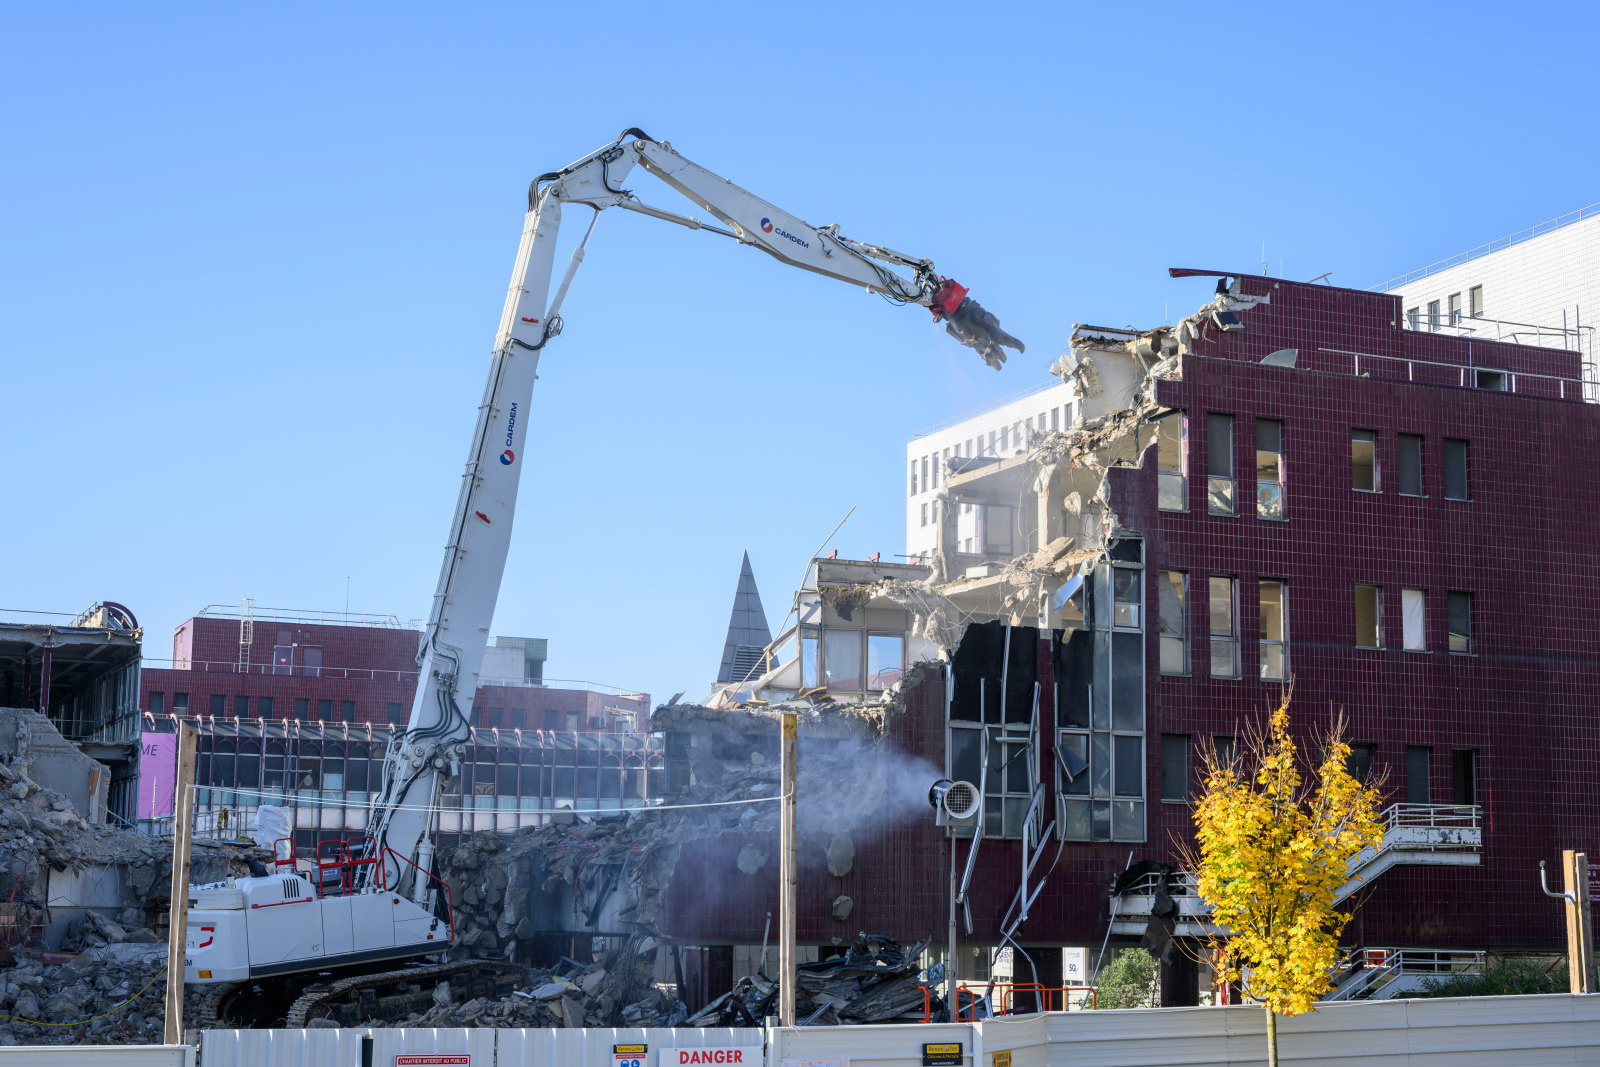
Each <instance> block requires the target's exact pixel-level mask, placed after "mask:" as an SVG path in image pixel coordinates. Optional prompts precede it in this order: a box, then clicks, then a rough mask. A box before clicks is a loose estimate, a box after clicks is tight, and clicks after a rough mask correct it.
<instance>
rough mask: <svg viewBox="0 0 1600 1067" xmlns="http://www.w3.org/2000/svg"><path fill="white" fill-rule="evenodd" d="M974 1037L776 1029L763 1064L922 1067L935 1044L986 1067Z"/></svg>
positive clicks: (939, 1028) (959, 1032)
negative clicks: (840, 1059)
mask: <svg viewBox="0 0 1600 1067" xmlns="http://www.w3.org/2000/svg"><path fill="white" fill-rule="evenodd" d="M977 1039H978V1035H977V1033H976V1032H975V1031H974V1030H973V1027H972V1024H971V1023H905V1024H902V1023H896V1024H894V1025H890V1026H797V1027H793V1028H787V1029H786V1028H783V1027H777V1028H774V1029H773V1031H772V1044H771V1045H770V1046H769V1047H768V1048H767V1064H768V1067H782V1064H783V1061H784V1060H794V1059H806V1058H807V1057H816V1058H818V1059H825V1058H827V1057H829V1056H848V1057H849V1058H850V1067H922V1046H923V1044H924V1043H933V1042H937V1043H959V1044H960V1045H961V1053H962V1057H961V1062H962V1063H963V1064H965V1065H967V1067H989V1061H988V1057H986V1056H982V1055H981V1053H982V1051H983V1050H982V1048H981V1047H980V1046H976V1045H975V1043H976V1041H977ZM1040 1062H1043V1061H1040ZM652 1067H654V1065H652Z"/></svg>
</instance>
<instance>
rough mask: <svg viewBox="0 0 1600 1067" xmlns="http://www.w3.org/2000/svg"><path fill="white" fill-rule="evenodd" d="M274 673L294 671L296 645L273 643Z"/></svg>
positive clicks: (290, 672)
mask: <svg viewBox="0 0 1600 1067" xmlns="http://www.w3.org/2000/svg"><path fill="white" fill-rule="evenodd" d="M272 673H273V674H293V673H294V646H293V645H273V646H272Z"/></svg>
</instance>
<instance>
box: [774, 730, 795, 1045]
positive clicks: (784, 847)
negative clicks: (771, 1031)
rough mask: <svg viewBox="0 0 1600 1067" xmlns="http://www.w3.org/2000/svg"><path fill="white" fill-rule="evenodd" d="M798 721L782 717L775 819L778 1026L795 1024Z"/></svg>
mask: <svg viewBox="0 0 1600 1067" xmlns="http://www.w3.org/2000/svg"><path fill="white" fill-rule="evenodd" d="M797 726H798V719H797V717H796V716H795V714H794V712H784V715H783V759H782V767H783V770H782V773H781V774H780V776H779V788H780V790H781V791H782V793H783V800H782V801H781V804H782V812H781V814H780V815H779V817H778V853H779V857H778V883H779V885H778V1025H780V1026H793V1025H794V982H795V958H794V955H795V953H794V939H795V911H796V907H795V898H796V895H797V891H798V889H799V878H798V875H797V872H796V869H795V833H796V829H797V825H796V817H795V816H796V812H797V810H798V809H797V808H796V806H795V779H796V773H795V763H796V761H795V740H796V734H797Z"/></svg>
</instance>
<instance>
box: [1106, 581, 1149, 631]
mask: <svg viewBox="0 0 1600 1067" xmlns="http://www.w3.org/2000/svg"><path fill="white" fill-rule="evenodd" d="M1142 577H1143V572H1142V571H1137V570H1135V569H1133V568H1132V567H1115V568H1113V569H1112V571H1111V625H1113V626H1115V627H1117V628H1118V629H1123V630H1137V629H1139V608H1140V607H1141V606H1142V605H1143V603H1144V591H1143V586H1144V583H1143V582H1142V581H1140V579H1141V578H1142Z"/></svg>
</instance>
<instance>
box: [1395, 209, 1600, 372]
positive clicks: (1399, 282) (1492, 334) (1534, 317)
mask: <svg viewBox="0 0 1600 1067" xmlns="http://www.w3.org/2000/svg"><path fill="white" fill-rule="evenodd" d="M1373 288H1374V289H1375V290H1377V291H1379V292H1385V293H1396V294H1398V295H1399V296H1400V297H1401V300H1402V302H1401V305H1400V306H1401V313H1402V314H1403V315H1404V316H1405V323H1406V326H1407V327H1409V328H1410V329H1413V330H1433V331H1439V332H1448V333H1451V334H1456V335H1460V336H1468V337H1482V338H1486V339H1489V340H1500V341H1513V342H1516V343H1517V344H1524V345H1540V346H1544V347H1551V348H1566V349H1571V350H1575V351H1578V352H1581V353H1582V354H1583V358H1584V379H1585V381H1586V382H1588V383H1589V385H1588V390H1589V393H1590V395H1591V396H1593V395H1594V388H1595V381H1596V377H1595V372H1594V363H1595V360H1596V350H1595V327H1596V326H1600V204H1595V205H1592V206H1590V207H1586V208H1584V209H1582V210H1581V211H1574V212H1572V213H1571V214H1567V215H1563V216H1561V217H1560V218H1558V219H1551V220H1550V221H1548V222H1542V223H1540V224H1539V225H1537V226H1531V227H1529V228H1528V229H1526V230H1523V231H1521V232H1519V233H1514V234H1511V235H1510V236H1508V237H1502V238H1500V239H1499V240H1496V241H1490V242H1489V243H1488V244H1484V245H1479V246H1478V247H1476V248H1473V249H1471V250H1469V251H1466V252H1462V253H1460V254H1459V255H1455V256H1451V257H1450V258H1449V259H1444V260H1440V261H1439V262H1437V263H1433V264H1430V265H1429V266H1426V267H1421V268H1418V269H1417V270H1414V271H1412V272H1411V273H1409V274H1405V275H1402V276H1400V277H1398V278H1392V279H1390V280H1389V281H1387V282H1384V283H1383V284H1382V285H1376V286H1373Z"/></svg>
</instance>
